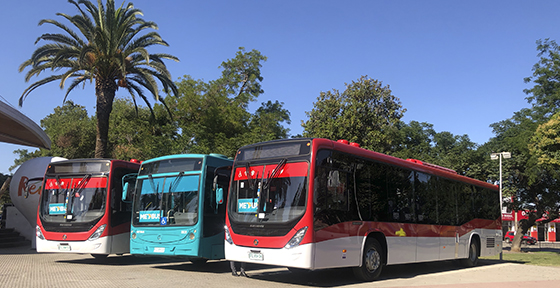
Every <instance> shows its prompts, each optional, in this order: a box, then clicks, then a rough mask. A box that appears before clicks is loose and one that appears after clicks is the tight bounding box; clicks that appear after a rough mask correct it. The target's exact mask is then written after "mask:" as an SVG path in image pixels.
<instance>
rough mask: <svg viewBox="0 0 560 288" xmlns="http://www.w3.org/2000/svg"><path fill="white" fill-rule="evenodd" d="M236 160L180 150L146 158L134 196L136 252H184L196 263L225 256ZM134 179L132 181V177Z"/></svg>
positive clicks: (128, 188) (129, 192) (130, 195)
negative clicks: (226, 231)
mask: <svg viewBox="0 0 560 288" xmlns="http://www.w3.org/2000/svg"><path fill="white" fill-rule="evenodd" d="M232 163H233V160H230V159H228V158H227V157H225V156H223V155H219V154H209V155H203V154H178V155H169V156H163V157H158V158H154V159H150V160H147V161H144V162H143V163H142V166H141V167H140V171H139V172H138V175H137V176H136V175H132V174H131V175H130V177H132V178H133V177H137V178H136V185H134V187H132V185H128V184H127V183H129V182H130V179H123V182H126V183H124V184H123V185H124V188H123V200H125V201H132V221H131V230H130V253H131V254H136V255H160V256H183V257H187V258H188V259H189V260H190V261H191V262H192V263H195V264H203V263H205V262H206V261H207V260H214V259H223V258H224V225H225V213H226V204H225V203H226V200H227V199H226V197H227V194H228V193H227V191H225V192H224V191H223V190H224V187H225V188H226V190H227V187H228V185H229V179H230V175H231V166H232ZM127 180H128V181H127Z"/></svg>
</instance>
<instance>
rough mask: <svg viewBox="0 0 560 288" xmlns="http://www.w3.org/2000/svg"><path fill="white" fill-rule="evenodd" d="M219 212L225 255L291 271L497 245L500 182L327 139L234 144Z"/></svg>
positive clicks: (364, 270) (366, 274)
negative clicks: (223, 213) (224, 205)
mask: <svg viewBox="0 0 560 288" xmlns="http://www.w3.org/2000/svg"><path fill="white" fill-rule="evenodd" d="M233 173H234V174H233V175H232V182H231V187H230V190H229V197H228V208H227V216H226V239H225V256H226V259H227V260H230V261H236V262H245V263H259V264H270V265H277V266H285V267H288V268H290V269H291V268H295V269H309V270H316V269H325V268H335V267H354V269H353V271H354V274H356V276H357V277H358V278H361V279H362V280H366V281H370V280H374V279H375V278H377V277H378V276H379V274H380V273H381V269H382V267H383V266H384V265H393V264H403V263H417V262H426V261H436V260H448V259H463V262H464V263H465V264H466V265H468V266H473V265H476V263H477V261H478V257H479V256H488V255H495V254H497V253H499V252H500V251H501V248H502V247H501V243H502V224H501V218H500V212H501V211H500V203H499V190H498V187H497V186H495V185H491V184H488V183H486V182H482V181H478V180H475V179H471V178H468V177H464V176H461V175H458V174H457V173H456V172H454V171H453V170H451V169H446V168H443V167H439V166H436V165H431V164H428V163H423V162H421V161H418V160H411V159H409V160H403V159H399V158H395V157H392V156H388V155H385V154H381V153H377V152H373V151H368V150H366V149H363V148H360V147H359V145H358V144H356V143H348V141H344V140H339V141H338V142H335V141H331V140H327V139H287V140H276V141H270V142H263V143H258V144H252V145H248V146H245V147H242V148H240V149H239V151H238V152H237V155H236V158H235V162H234V167H233Z"/></svg>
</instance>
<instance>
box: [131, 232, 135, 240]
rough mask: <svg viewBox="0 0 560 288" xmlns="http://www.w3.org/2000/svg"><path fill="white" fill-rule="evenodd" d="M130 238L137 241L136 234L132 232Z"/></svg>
mask: <svg viewBox="0 0 560 288" xmlns="http://www.w3.org/2000/svg"><path fill="white" fill-rule="evenodd" d="M130 238H132V240H134V239H136V232H132V234H130Z"/></svg>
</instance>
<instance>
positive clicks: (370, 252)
mask: <svg viewBox="0 0 560 288" xmlns="http://www.w3.org/2000/svg"><path fill="white" fill-rule="evenodd" d="M382 255H383V248H381V245H380V244H379V242H378V241H377V240H376V239H374V238H370V239H368V240H367V241H366V245H365V247H364V253H363V255H362V266H360V267H354V269H353V270H354V275H356V277H358V278H359V279H360V280H363V281H373V280H375V279H377V278H378V277H379V275H381V269H382V268H383V257H382Z"/></svg>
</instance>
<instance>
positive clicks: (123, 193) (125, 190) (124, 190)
mask: <svg viewBox="0 0 560 288" xmlns="http://www.w3.org/2000/svg"><path fill="white" fill-rule="evenodd" d="M127 191H128V182H127V183H124V186H123V191H122V201H123V202H125V201H127V199H126V198H127V194H128V193H127Z"/></svg>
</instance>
